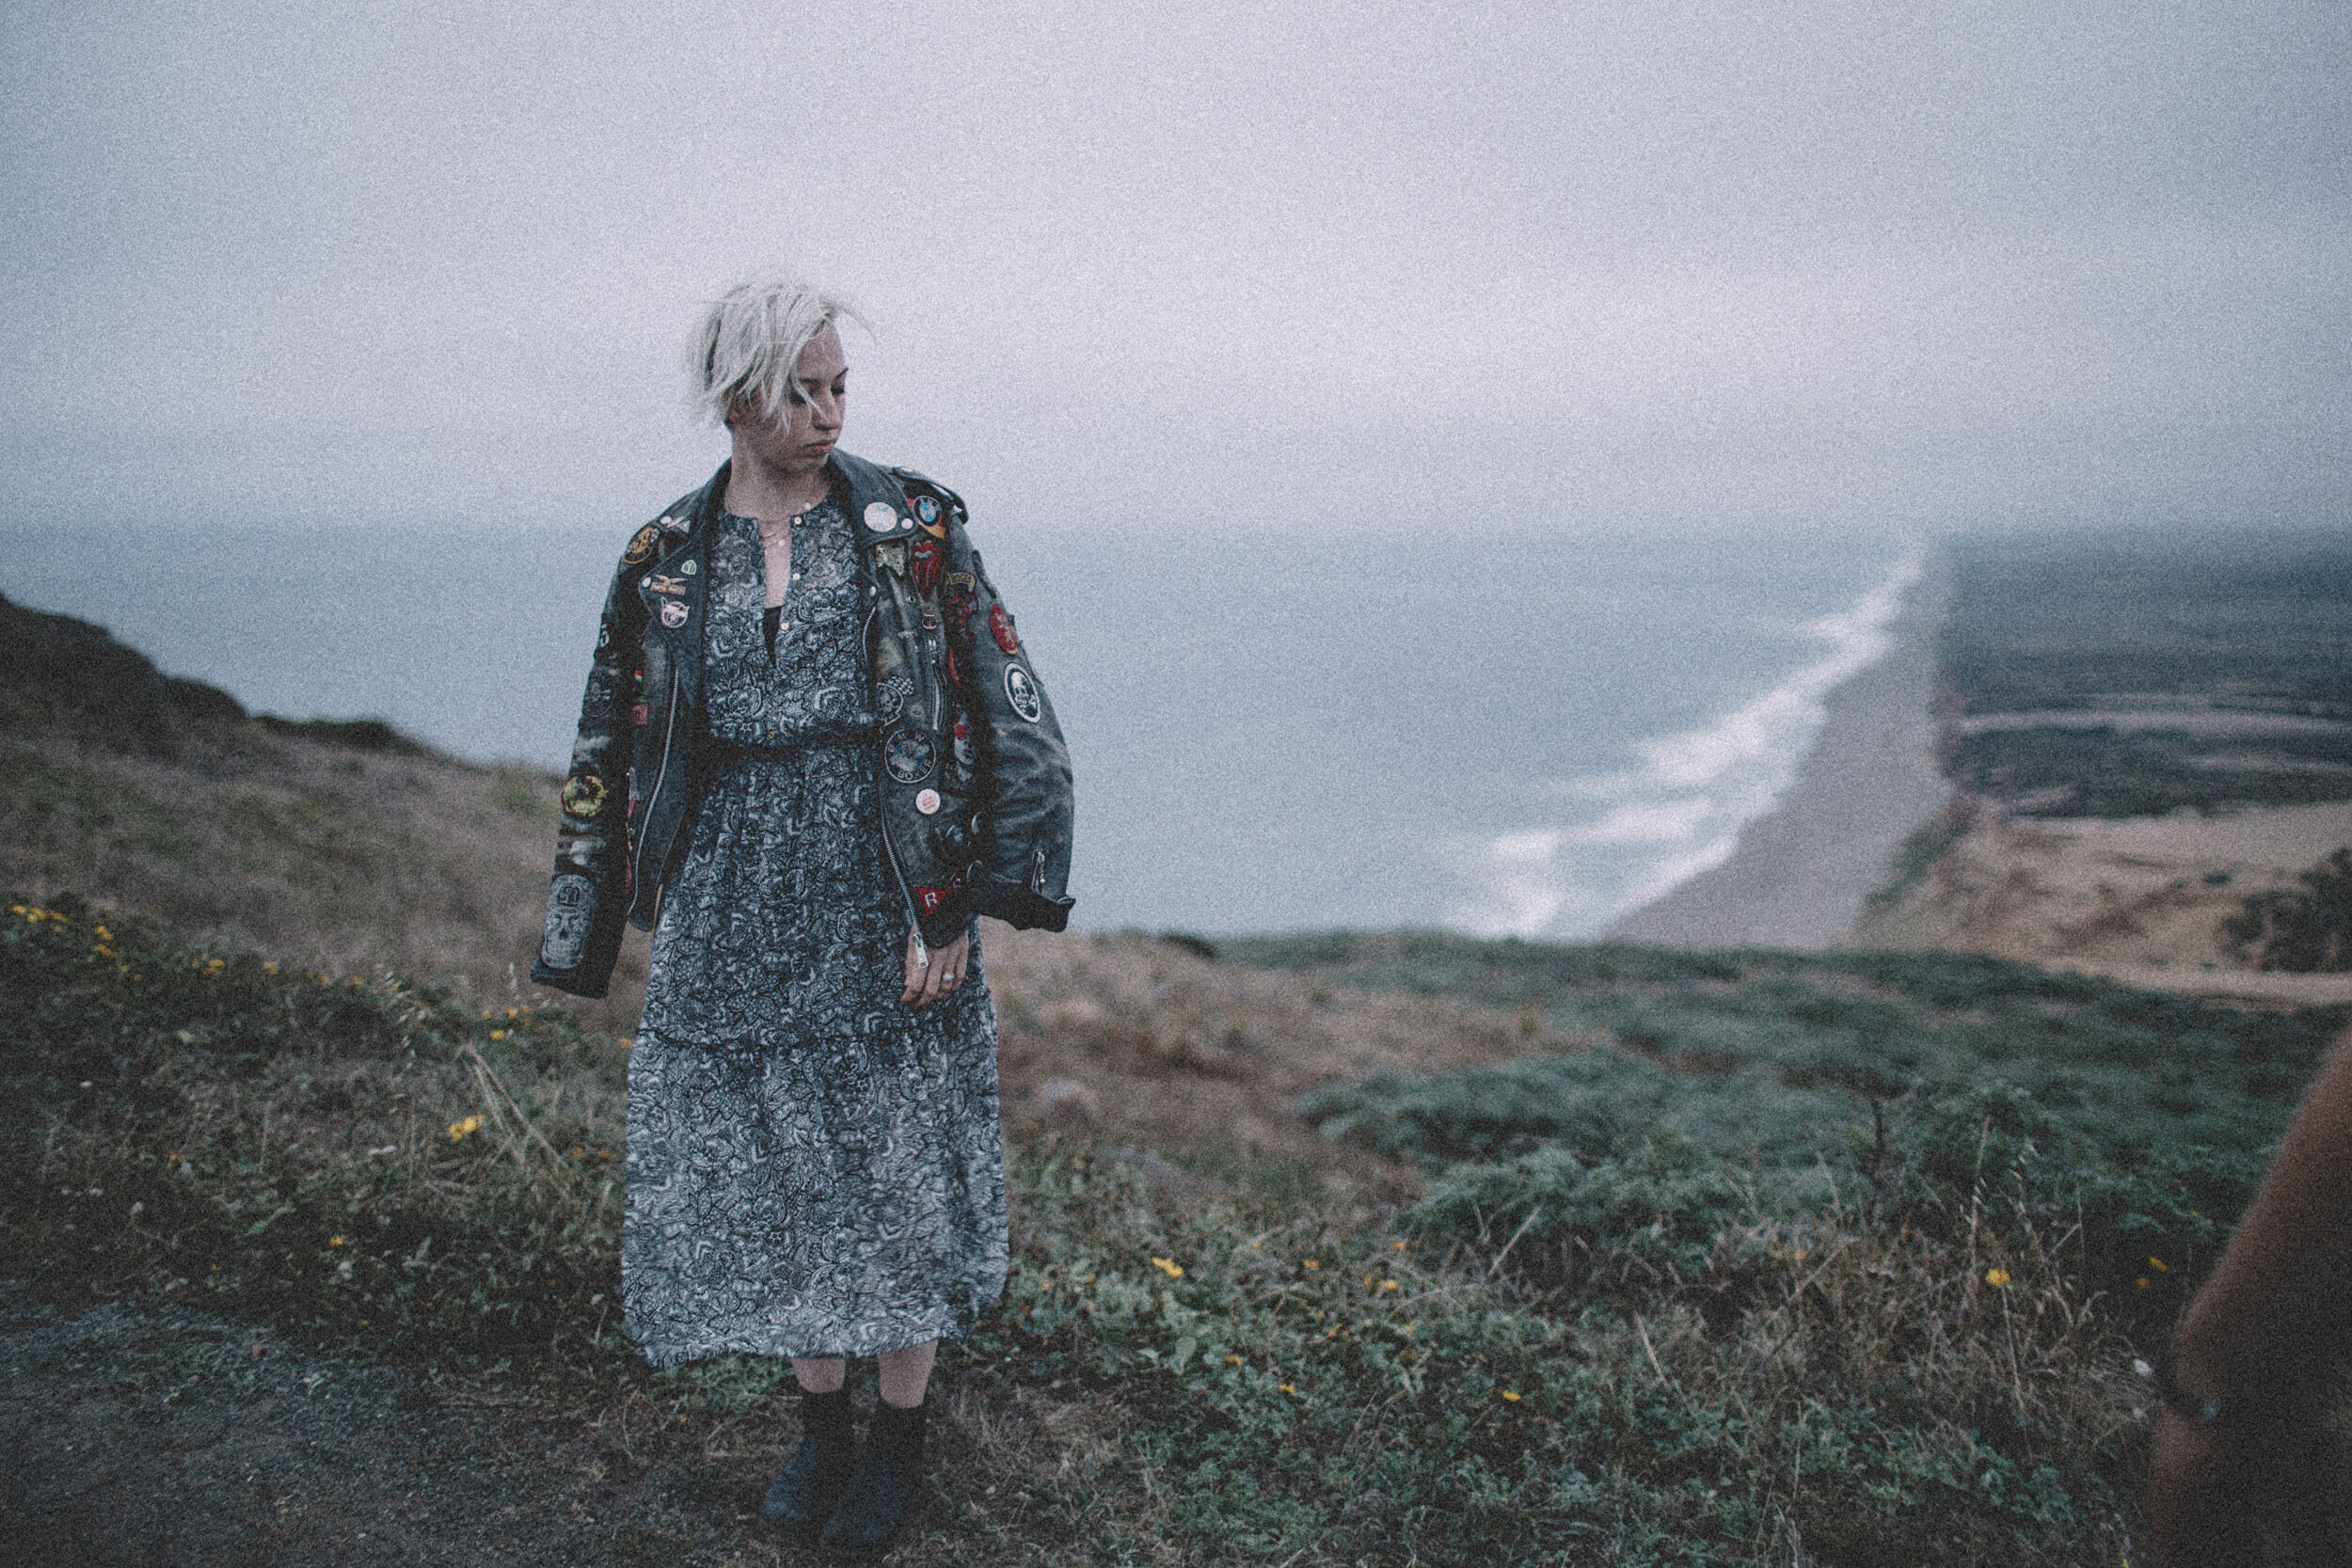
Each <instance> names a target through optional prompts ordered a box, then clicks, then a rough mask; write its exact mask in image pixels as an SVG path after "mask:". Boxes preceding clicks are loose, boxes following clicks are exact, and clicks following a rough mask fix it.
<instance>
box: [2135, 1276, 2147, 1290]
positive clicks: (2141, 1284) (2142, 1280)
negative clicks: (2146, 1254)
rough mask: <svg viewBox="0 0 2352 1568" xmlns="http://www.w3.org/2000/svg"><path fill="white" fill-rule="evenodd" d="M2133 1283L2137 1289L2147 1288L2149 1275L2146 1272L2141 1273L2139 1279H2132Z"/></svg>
mask: <svg viewBox="0 0 2352 1568" xmlns="http://www.w3.org/2000/svg"><path fill="white" fill-rule="evenodd" d="M2132 1285H2133V1287H2134V1288H2135V1289H2137V1290H2141V1291H2144V1290H2146V1289H2147V1288H2148V1276H2147V1275H2144V1274H2143V1275H2140V1276H2139V1277H2138V1278H2137V1279H2135V1280H2133V1281H2132Z"/></svg>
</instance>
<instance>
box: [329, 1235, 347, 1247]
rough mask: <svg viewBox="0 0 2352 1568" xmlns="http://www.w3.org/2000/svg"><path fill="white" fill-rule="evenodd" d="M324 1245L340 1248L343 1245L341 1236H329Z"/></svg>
mask: <svg viewBox="0 0 2352 1568" xmlns="http://www.w3.org/2000/svg"><path fill="white" fill-rule="evenodd" d="M326 1244H327V1245H328V1246H341V1245H342V1244H343V1239H342V1237H341V1236H329V1237H327V1238H326Z"/></svg>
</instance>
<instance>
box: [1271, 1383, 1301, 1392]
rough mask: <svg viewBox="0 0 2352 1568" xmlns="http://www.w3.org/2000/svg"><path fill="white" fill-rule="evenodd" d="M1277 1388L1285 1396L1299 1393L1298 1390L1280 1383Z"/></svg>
mask: <svg viewBox="0 0 2352 1568" xmlns="http://www.w3.org/2000/svg"><path fill="white" fill-rule="evenodd" d="M1275 1386H1276V1387H1278V1388H1279V1389H1281V1390H1282V1392H1284V1393H1285V1394H1295V1393H1297V1392H1298V1390H1297V1389H1296V1388H1294V1387H1293V1386H1290V1385H1289V1384H1287V1383H1278V1384H1276V1385H1275Z"/></svg>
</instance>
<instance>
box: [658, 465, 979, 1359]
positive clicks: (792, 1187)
mask: <svg viewBox="0 0 2352 1568" xmlns="http://www.w3.org/2000/svg"><path fill="white" fill-rule="evenodd" d="M856 547H857V546H856V544H855V542H854V540H853V537H852V530H851V528H850V520H849V518H848V517H847V516H846V515H844V514H843V512H842V510H841V509H840V507H839V506H837V505H836V504H834V502H832V501H827V502H825V503H823V504H822V505H820V506H818V507H815V508H812V509H811V510H809V511H808V512H806V513H803V515H801V517H800V519H799V520H798V521H797V523H796V524H795V527H794V531H793V540H792V561H793V566H794V572H793V580H792V582H791V584H790V586H789V590H788V592H787V594H786V596H785V600H784V604H783V607H782V609H781V611H780V613H779V615H778V617H777V619H778V620H779V622H780V623H781V624H780V625H779V626H777V635H776V638H775V643H774V653H773V657H772V663H771V655H770V651H769V646H768V642H767V639H766V637H765V636H764V634H763V628H762V612H763V610H764V609H765V599H766V592H765V588H764V583H763V570H764V567H763V562H762V551H761V547H760V543H759V537H758V525H757V524H756V523H755V522H754V521H753V520H752V519H750V518H748V517H738V516H735V515H732V514H728V513H721V514H720V515H719V518H718V526H717V532H716V535H715V537H714V538H713V541H712V546H711V551H710V571H711V580H710V586H709V591H708V596H707V610H706V616H705V626H704V631H703V640H704V641H703V668H704V723H705V729H706V733H705V735H704V736H703V737H702V750H701V753H700V755H699V757H698V764H699V777H700V780H701V788H700V794H699V799H698V803H697V806H696V810H695V816H694V819H693V824H692V827H691V833H690V837H689V842H688V847H687V849H686V852H685V856H684V859H683V861H682V863H680V865H679V868H678V870H677V871H676V873H675V877H674V879H673V881H672V883H671V885H670V887H669V889H668V891H667V892H666V894H665V895H664V898H663V902H662V906H661V913H660V919H659V921H658V922H657V923H656V926H655V930H654V939H653V958H652V973H651V974H650V976H649V978H648V980H647V983H646V988H645V1013H644V1022H643V1024H642V1025H641V1026H640V1028H639V1033H638V1036H637V1039H636V1043H635V1045H634V1047H633V1048H632V1051H631V1053H630V1057H629V1069H628V1091H629V1102H628V1208H627V1218H626V1226H625V1230H624V1235H623V1241H622V1248H621V1273H622V1287H623V1294H624V1297H625V1299H626V1302H627V1308H628V1331H629V1335H630V1337H631V1338H633V1339H634V1340H635V1341H636V1342H637V1345H638V1347H639V1349H640V1350H641V1351H642V1352H643V1353H644V1355H645V1358H646V1359H647V1360H648V1361H650V1362H652V1363H653V1364H654V1365H655V1366H657V1367H668V1366H675V1365H676V1364H677V1363H679V1362H682V1361H691V1360H694V1359H697V1358H700V1357H703V1356H710V1355H719V1354H725V1353H727V1352H730V1351H742V1352H749V1353H753V1354H762V1355H796V1356H827V1355H870V1354H875V1353H876V1352H879V1351H885V1350H896V1349H900V1348H902V1347H905V1346H908V1345H914V1344H919V1343H921V1342H923V1341H925V1340H927V1339H935V1338H942V1337H946V1338H961V1336H962V1335H963V1334H964V1332H965V1331H966V1330H968V1329H969V1327H970V1326H971V1323H972V1321H973V1319H974V1317H975V1316H976V1315H977V1313H978V1312H979V1311H980V1310H981V1309H982V1308H983V1307H987V1306H988V1305H989V1304H990V1303H991V1302H993V1301H994V1300H995V1299H996V1297H997V1296H998V1295H999V1294H1000V1293H1002V1291H1003V1289H1004V1283H1005V1270H1006V1235H1005V1180H1004V1155H1003V1145H1002V1142H1001V1140H1000V1134H999V1131H998V1124H997V1104H996V1020H995V1014H994V1012H993V1009H992V1007H991V1006H990V1005H989V997H988V986H987V981H986V979H985V977H984V976H983V975H982V974H981V970H980V954H979V946H978V941H977V934H976V936H975V939H974V942H973V947H972V955H971V963H970V967H969V969H968V971H967V974H966V978H965V980H964V982H963V985H962V987H961V989H960V990H956V991H954V992H951V993H950V994H949V995H948V996H946V997H945V998H943V999H942V1000H941V1001H939V1002H936V1003H934V1004H932V1005H931V1006H930V1007H928V1008H925V1009H924V1010H922V1011H920V1012H916V1011H914V1010H913V1009H911V1008H910V1007H908V1006H905V1005H904V1004H902V1003H901V1002H900V1001H899V1000H898V996H899V991H900V989H901V986H902V983H903V980H904V975H905V952H906V941H907V932H908V930H909V928H910V927H911V925H912V920H911V917H910V915H909V912H908V910H907V906H906V901H905V898H904V897H903V895H901V894H900V893H899V891H898V888H897V886H896V885H895V882H894V880H893V879H892V877H891V875H890V872H889V869H888V867H887V866H886V865H885V863H884V862H883V859H882V855H883V850H882V839H881V832H882V830H881V823H880V817H879V804H878V800H877V796H876V791H875V784H874V776H873V770H874V766H875V762H874V756H875V735H876V728H877V726H876V721H875V715H874V712H873V707H872V703H871V699H870V698H869V696H868V694H867V690H866V655H865V648H864V629H863V614H862V610H863V606H862V605H861V603H860V592H861V591H860V584H859V580H858V571H857V562H856V557H855V550H856Z"/></svg>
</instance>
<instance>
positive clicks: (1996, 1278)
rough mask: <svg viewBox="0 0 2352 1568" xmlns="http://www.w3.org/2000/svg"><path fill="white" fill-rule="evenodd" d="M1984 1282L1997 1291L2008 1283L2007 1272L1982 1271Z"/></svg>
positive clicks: (1997, 1270)
mask: <svg viewBox="0 0 2352 1568" xmlns="http://www.w3.org/2000/svg"><path fill="white" fill-rule="evenodd" d="M1984 1282H1985V1283H1986V1284H1987V1285H1990V1286H1992V1287H1994V1289H1995V1290H1998V1289H1999V1288H2000V1287H2001V1286H2004V1285H2006V1284H2008V1283H2009V1271H2008V1270H2007V1269H1987V1270H1985V1271H1984Z"/></svg>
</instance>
